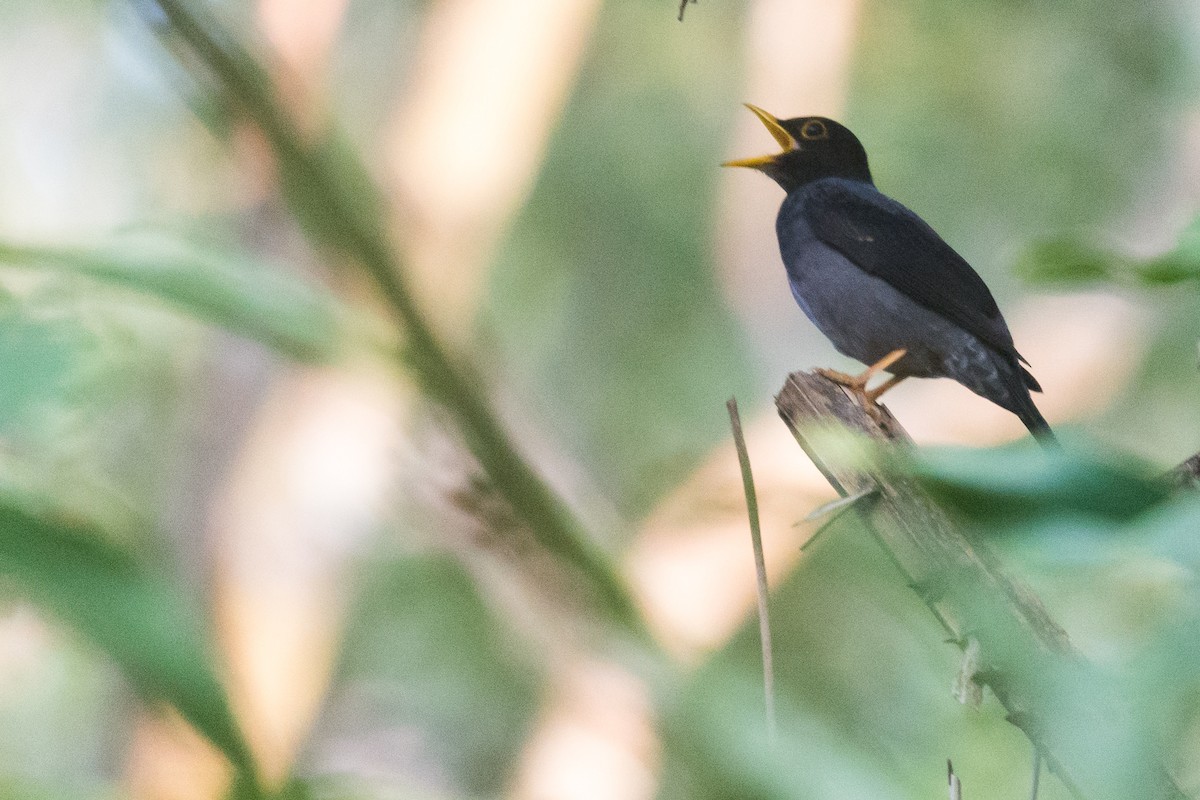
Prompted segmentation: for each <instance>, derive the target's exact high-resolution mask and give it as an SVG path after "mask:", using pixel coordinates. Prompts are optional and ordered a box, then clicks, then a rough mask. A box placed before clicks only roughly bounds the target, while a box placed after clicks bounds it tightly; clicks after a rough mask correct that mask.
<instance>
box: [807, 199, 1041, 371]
mask: <svg viewBox="0 0 1200 800" xmlns="http://www.w3.org/2000/svg"><path fill="white" fill-rule="evenodd" d="M804 214H805V216H806V218H807V222H808V224H809V225H810V226H811V228H812V231H813V234H814V235H815V236H816V237H817V238H818V239H820V240H821V241H823V242H824V243H825V244H827V245H829V246H830V247H832V248H833V249H835V250H837V251H838V252H840V253H841V254H842V255H844V256H845V257H846V258H848V259H849V260H850V261H852V262H854V263H855V264H856V265H858V267H859V268H860V269H862V270H864V271H866V272H868V273H870V274H872V275H874V276H876V277H878V278H881V279H883V280H885V281H887V282H888V283H889V284H891V285H892V286H894V287H895V288H896V289H897V290H899V291H900V292H901V293H902V294H904V295H906V296H907V297H909V298H910V299H912V300H913V301H915V302H917V303H919V304H921V305H922V306H924V307H925V308H928V309H929V310H931V311H933V312H935V313H937V314H940V315H941V316H943V317H945V318H946V319H947V320H949V321H950V322H953V323H954V324H955V325H957V326H959V327H960V328H962V329H963V330H965V331H967V332H968V333H970V334H972V335H974V336H975V337H977V338H978V339H980V340H981V341H982V342H984V343H985V344H987V345H988V346H990V347H991V348H993V349H994V350H996V351H997V352H999V353H1002V354H1004V355H1009V356H1012V355H1017V353H1016V350H1015V349H1014V348H1013V341H1012V334H1010V333H1009V331H1008V326H1007V325H1006V324H1005V323H1004V318H1003V317H1002V316H1000V309H999V308H997V306H996V301H995V299H994V298H993V297H992V293H991V292H990V291H988V288H987V285H986V284H984V282H983V279H982V278H980V277H979V275H978V274H977V273H976V272H975V270H973V269H972V268H971V265H970V264H968V263H967V262H966V260H965V259H963V257H962V256H960V255H959V254H958V253H956V252H955V251H954V248H952V247H951V246H950V245H948V244H946V242H945V241H944V240H943V239H942V237H940V236H938V235H937V233H936V232H935V231H934V230H933V228H931V227H929V225H928V224H927V223H926V222H925V221H924V220H923V219H921V218H920V217H918V216H917V215H916V214H914V213H913V212H912V211H910V210H909V209H907V208H905V207H904V206H903V205H901V204H900V203H898V202H896V201H895V200H892V199H891V198H889V197H887V196H885V195H883V194H881V193H880V192H878V191H876V190H875V189H874V188H873V187H871V186H868V185H866V184H857V183H851V182H849V181H843V180H824V181H819V182H817V183H814V184H811V185H810V186H809V187H808V198H807V200H806V202H805V203H804ZM1017 357H1018V358H1019V357H1020V356H1019V355H1018V356H1017Z"/></svg>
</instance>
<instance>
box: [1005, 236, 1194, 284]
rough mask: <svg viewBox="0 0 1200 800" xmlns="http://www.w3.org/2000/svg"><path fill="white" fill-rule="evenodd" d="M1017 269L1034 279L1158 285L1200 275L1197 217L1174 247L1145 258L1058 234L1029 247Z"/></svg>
mask: <svg viewBox="0 0 1200 800" xmlns="http://www.w3.org/2000/svg"><path fill="white" fill-rule="evenodd" d="M1017 272H1018V273H1019V274H1020V275H1021V276H1023V277H1024V278H1025V279H1026V280H1028V281H1031V282H1034V283H1047V284H1059V285H1077V284H1090V283H1099V282H1104V281H1113V282H1123V283H1140V284H1143V285H1146V286H1160V285H1169V284H1175V283H1180V282H1182V281H1186V280H1197V279H1200V220H1197V221H1196V222H1193V223H1192V224H1191V225H1190V226H1189V227H1188V228H1187V229H1186V230H1185V231H1184V232H1183V234H1182V235H1181V236H1180V239H1179V243H1178V244H1177V245H1176V246H1175V247H1174V249H1172V250H1170V251H1168V252H1166V253H1163V254H1162V255H1159V256H1155V257H1153V258H1147V259H1136V258H1132V257H1130V256H1126V255H1122V254H1120V253H1117V252H1116V251H1113V250H1110V249H1106V248H1103V247H1097V246H1095V245H1091V244H1087V243H1084V242H1082V241H1080V240H1079V239H1077V238H1060V239H1052V240H1048V241H1044V242H1040V243H1038V244H1036V245H1034V246H1033V247H1031V248H1030V249H1029V250H1028V251H1026V253H1025V254H1024V255H1023V256H1022V258H1021V259H1020V261H1019V262H1018V263H1017Z"/></svg>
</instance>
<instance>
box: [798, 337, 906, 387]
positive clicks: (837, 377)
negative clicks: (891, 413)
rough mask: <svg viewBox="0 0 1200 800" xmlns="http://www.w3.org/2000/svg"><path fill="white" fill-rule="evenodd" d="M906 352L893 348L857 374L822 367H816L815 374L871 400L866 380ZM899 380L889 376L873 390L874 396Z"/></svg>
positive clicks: (902, 356)
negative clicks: (881, 384)
mask: <svg viewBox="0 0 1200 800" xmlns="http://www.w3.org/2000/svg"><path fill="white" fill-rule="evenodd" d="M907 352H908V351H907V350H905V349H903V348H901V349H899V350H893V351H892V352H890V353H888V354H887V355H886V356H884V357H883V358H881V359H879V360H878V361H876V362H875V363H874V364H872V365H871V366H869V367H867V368H866V370H864V371H863V372H862V373H861V374H859V375H847V374H846V373H844V372H838V371H837V370H835V369H824V368H822V369H818V370H817V374H819V375H824V376H825V377H826V378H828V379H829V380H831V381H833V382H834V383H840V384H841V385H842V386H845V387H848V388H850V389H853V390H854V391H855V392H858V393H859V394H861V395H863V396H865V397H867V398H868V399H872V400H873V399H874V398H873V397H872V396H871V394H870V393H868V392H867V382H868V381H870V380H871V378H874V377H875V376H876V375H877V374H879V373H880V372H882V371H883V370H885V369H887V368H888V367H890V366H891V365H892V364H895V363H896V362H897V361H899V360H900V359H902V358H904V354H905V353H907ZM899 382H900V380H899V379H897V378H895V377H893V378H891V379H890V380H889V381H888V382H887V383H885V384H883V386H880V387H879V388H878V389H876V390H875V393H874V397H878V396H879V395H881V394H883V393H884V392H886V391H887V390H888V389H890V388H892V387H893V386H895V385H896V384H897V383H899Z"/></svg>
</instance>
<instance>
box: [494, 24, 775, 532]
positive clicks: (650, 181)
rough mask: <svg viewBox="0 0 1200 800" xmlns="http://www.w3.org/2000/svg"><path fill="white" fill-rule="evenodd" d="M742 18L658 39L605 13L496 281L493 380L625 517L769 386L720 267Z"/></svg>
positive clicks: (659, 31) (654, 32) (675, 477)
mask: <svg viewBox="0 0 1200 800" xmlns="http://www.w3.org/2000/svg"><path fill="white" fill-rule="evenodd" d="M740 14H741V10H740V8H739V7H738V6H737V5H736V4H733V5H726V4H720V3H713V4H710V7H709V8H706V9H704V13H697V14H694V15H690V16H689V17H688V18H687V21H686V23H685V26H682V27H681V26H678V25H676V27H673V28H666V30H664V19H663V8H662V3H651V2H644V0H643V1H641V2H629V3H607V4H605V6H604V8H603V10H602V12H601V15H600V19H599V22H598V28H597V31H596V34H595V37H594V39H593V41H592V45H591V48H590V49H589V52H588V56H587V61H586V62H585V64H584V66H583V73H582V75H583V77H582V79H581V80H580V81H579V84H578V86H577V87H576V91H575V94H574V96H573V97H572V99H571V102H570V104H569V106H568V107H567V110H566V112H565V114H564V116H563V120H562V123H561V124H560V125H559V127H558V129H557V130H556V131H555V134H554V139H553V141H552V142H551V145H550V150H549V152H548V153H547V155H546V163H545V165H544V166H543V168H542V172H541V175H540V178H539V182H538V185H537V187H536V188H535V190H534V193H533V196H532V197H531V198H530V200H529V203H528V205H527V206H526V207H525V209H524V211H523V212H522V214H521V217H520V219H519V220H518V221H517V223H516V226H515V228H514V230H513V231H512V233H511V235H510V237H509V239H508V241H507V243H506V244H505V246H504V248H503V249H502V251H501V253H500V256H499V257H498V259H497V262H496V265H495V267H494V269H493V271H492V283H491V288H490V291H489V293H488V305H487V308H486V309H485V312H484V315H483V319H482V322H481V328H482V336H481V339H484V340H485V341H486V340H487V339H489V338H490V337H492V336H494V335H498V337H499V346H498V348H497V352H496V353H495V360H496V361H497V362H498V364H499V366H498V368H497V371H498V372H500V374H501V375H502V376H503V380H504V381H505V383H506V385H509V386H510V387H511V388H510V391H513V390H515V391H517V392H518V393H519V397H520V400H521V403H522V406H523V407H526V408H528V410H529V413H530V415H531V416H536V417H538V418H539V419H541V420H543V428H544V429H545V430H547V431H549V432H550V433H552V434H554V435H555V436H556V437H557V438H558V441H559V442H560V444H561V445H562V447H563V448H564V449H565V450H566V451H567V452H568V453H570V454H571V455H572V456H574V457H575V458H577V459H578V460H580V461H581V462H582V463H584V464H586V465H587V466H588V469H589V470H590V471H591V472H592V473H593V475H594V476H595V478H596V480H597V481H598V483H599V485H600V487H601V488H602V489H603V490H604V493H605V494H606V495H607V496H609V497H612V498H613V499H615V500H616V501H617V502H618V503H619V507H620V508H621V509H622V510H623V511H624V512H625V513H626V514H631V515H638V514H641V513H643V512H645V511H646V510H648V509H649V507H650V506H651V505H652V504H653V502H654V500H655V499H656V498H657V497H658V496H660V495H661V493H662V492H663V491H664V490H665V489H667V488H669V487H670V486H672V485H674V484H675V483H677V482H678V481H679V480H680V479H681V478H682V477H683V476H684V475H686V474H687V473H688V472H689V471H690V469H691V468H692V466H693V465H694V464H695V463H696V462H697V460H698V459H699V458H700V457H701V456H702V455H703V454H704V453H705V452H707V451H708V449H709V448H710V447H711V446H712V444H713V443H714V442H716V441H717V440H719V439H721V438H724V437H725V436H726V435H727V430H728V429H727V421H726V418H725V416H724V413H723V412H724V409H723V405H724V402H725V400H726V399H728V398H729V397H730V396H731V395H735V394H736V395H742V396H746V395H747V394H749V393H750V389H751V387H753V386H756V385H758V381H757V380H756V379H758V378H759V377H760V376H759V375H758V374H757V371H756V370H755V368H754V362H753V358H752V357H751V356H750V353H749V352H748V351H747V343H746V340H745V337H744V335H743V334H742V333H741V332H740V331H739V330H738V328H737V325H736V323H735V320H734V319H733V317H732V315H731V313H730V311H729V309H728V308H727V307H726V306H725V304H724V303H723V302H722V300H721V298H720V297H719V296H718V293H717V289H716V283H715V269H714V258H713V253H712V234H713V221H712V214H713V211H714V209H715V205H714V190H715V188H716V184H717V178H718V173H719V170H718V169H717V164H719V163H720V161H721V160H722V157H723V155H724V148H725V140H726V137H727V135H728V130H729V127H730V124H731V114H730V112H731V110H733V109H734V108H736V107H737V106H736V102H737V96H738V84H737V78H738V74H739V71H740V69H741V65H740V60H741V59H740V55H739V52H738V47H737V45H738V39H737V33H738V29H739V15H740ZM666 22H672V23H673V20H666Z"/></svg>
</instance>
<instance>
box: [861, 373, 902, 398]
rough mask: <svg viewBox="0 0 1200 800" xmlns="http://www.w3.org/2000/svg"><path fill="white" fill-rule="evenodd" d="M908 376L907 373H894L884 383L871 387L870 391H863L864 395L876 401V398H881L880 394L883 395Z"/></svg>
mask: <svg viewBox="0 0 1200 800" xmlns="http://www.w3.org/2000/svg"><path fill="white" fill-rule="evenodd" d="M907 377H908V376H907V375H893V376H892V377H890V378H888V379H887V380H886V381H884V382H883V383H881V384H879V385H878V386H876V387H875V388H874V389H870V390H869V391H866V392H863V395H864V396H865V397H866V398H867V399H868V400H870V401H871V402H872V403H874V402H875V401H876V400H878V399H879V397H880V395H882V394H883V393H884V392H886V391H887V390H888V389H890V388H892V387H893V386H895V385H896V384H897V383H899V382H900V381H902V380H904V379H905V378H907Z"/></svg>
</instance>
